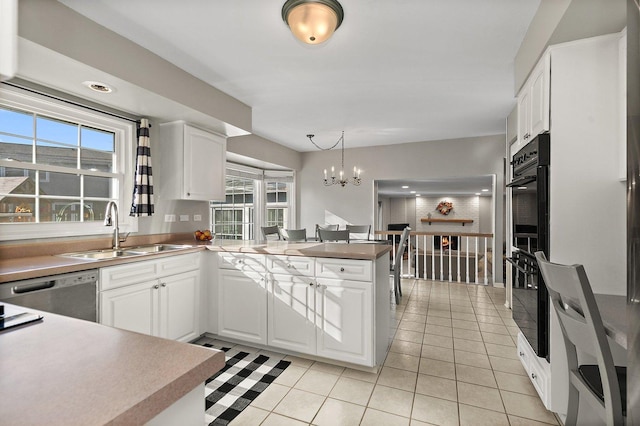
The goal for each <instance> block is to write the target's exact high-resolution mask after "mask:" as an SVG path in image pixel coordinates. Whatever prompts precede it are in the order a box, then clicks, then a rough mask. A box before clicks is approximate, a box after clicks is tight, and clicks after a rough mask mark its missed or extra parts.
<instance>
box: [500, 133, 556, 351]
mask: <svg viewBox="0 0 640 426" xmlns="http://www.w3.org/2000/svg"><path fill="white" fill-rule="evenodd" d="M549 140H550V138H549V134H540V135H538V136H537V137H535V138H534V139H533V140H532V141H531V142H529V143H528V144H527V145H525V146H524V147H523V148H522V149H521V150H520V151H518V152H517V153H516V154H515V155H514V156H513V159H512V161H511V166H512V172H513V173H512V175H513V179H512V181H511V182H510V183H509V184H508V185H507V186H508V187H510V188H511V223H512V229H511V235H512V241H511V244H512V246H513V250H512V256H511V257H510V258H508V259H507V260H508V261H509V263H511V267H512V274H511V276H512V288H513V292H512V295H513V300H512V309H513V319H514V321H515V322H516V324H518V327H519V328H520V330H521V331H522V333H523V334H524V336H525V337H526V338H527V340H528V341H529V344H530V345H531V347H532V348H533V350H534V351H535V353H536V354H537V355H538V356H539V357H547V358H548V356H549V355H548V348H549V302H548V299H549V296H548V293H547V288H546V286H545V284H544V281H543V279H542V276H541V275H540V274H539V273H538V266H537V263H536V259H535V255H534V253H535V252H536V251H543V252H544V253H545V255H547V257H548V256H549V163H550V161H549V160H550V150H549Z"/></svg>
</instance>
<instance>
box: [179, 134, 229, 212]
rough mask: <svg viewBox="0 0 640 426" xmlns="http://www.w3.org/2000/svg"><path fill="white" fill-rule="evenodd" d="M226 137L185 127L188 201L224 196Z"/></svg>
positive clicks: (212, 199) (186, 197)
mask: <svg viewBox="0 0 640 426" xmlns="http://www.w3.org/2000/svg"><path fill="white" fill-rule="evenodd" d="M226 152H227V140H226V139H225V138H223V137H221V136H218V135H214V134H211V133H208V132H205V131H202V130H200V129H196V128H194V127H191V126H187V125H185V126H184V169H183V174H184V188H183V191H184V193H183V197H184V198H185V199H187V200H203V201H222V200H224V197H225V173H226V171H225V167H226V155H227V154H226Z"/></svg>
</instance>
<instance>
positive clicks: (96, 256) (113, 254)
mask: <svg viewBox="0 0 640 426" xmlns="http://www.w3.org/2000/svg"><path fill="white" fill-rule="evenodd" d="M136 254H137V253H130V252H127V251H125V250H122V249H118V250H113V249H106V250H91V251H83V252H78V253H64V254H60V255H58V256H62V257H73V258H76V259H90V260H100V259H116V258H118V257H124V256H135V255H136Z"/></svg>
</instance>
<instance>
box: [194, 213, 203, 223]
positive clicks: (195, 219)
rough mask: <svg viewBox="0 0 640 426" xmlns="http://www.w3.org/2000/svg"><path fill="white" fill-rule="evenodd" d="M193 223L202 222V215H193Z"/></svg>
mask: <svg viewBox="0 0 640 426" xmlns="http://www.w3.org/2000/svg"><path fill="white" fill-rule="evenodd" d="M193 221H194V222H202V215H201V214H194V215H193Z"/></svg>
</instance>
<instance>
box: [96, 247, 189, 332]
mask: <svg viewBox="0 0 640 426" xmlns="http://www.w3.org/2000/svg"><path fill="white" fill-rule="evenodd" d="M191 256H199V254H192V255H184V256H176V257H173V258H167V259H158V260H147V261H141V262H136V263H134V264H127V265H122V266H112V267H108V268H102V269H101V270H100V283H99V285H100V290H101V291H100V293H99V306H100V323H101V324H104V325H109V326H112V327H117V328H122V329H124V330H130V331H135V332H138V333H143V334H149V335H152V336H158V337H164V338H167V339H172V340H179V341H182V342H187V341H190V340H193V339H195V338H196V337H198V336H199V335H200V305H199V303H200V302H199V300H200V272H199V270H198V269H196V270H192V271H188V272H182V273H176V274H172V275H163V274H162V273H159V272H158V271H163V270H165V271H167V270H172V269H171V268H169V269H167V266H171V265H172V264H175V263H176V262H178V263H179V264H181V265H191V266H190V267H193V266H194V265H195V266H196V267H197V266H198V265H199V262H198V259H199V257H195V258H194V257H191ZM185 268H186V266H185ZM136 269H137V270H138V271H146V272H147V273H149V272H150V271H155V272H154V273H150V274H148V275H146V276H145V277H146V278H147V279H146V280H144V281H141V280H140V279H138V280H137V281H136V280H134V279H132V275H133V274H134V272H135V271H136ZM149 275H151V276H149ZM154 275H155V276H154ZM149 278H151V279H149Z"/></svg>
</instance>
